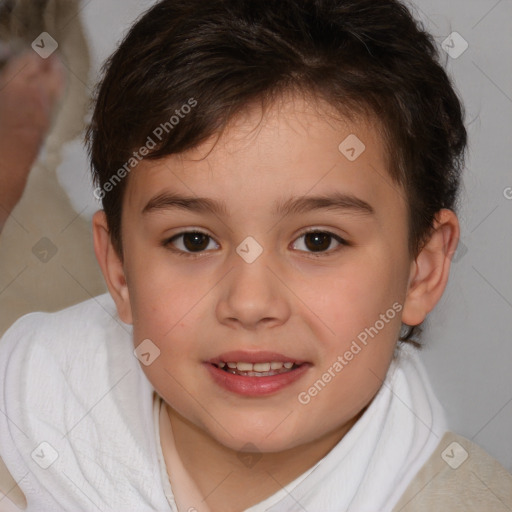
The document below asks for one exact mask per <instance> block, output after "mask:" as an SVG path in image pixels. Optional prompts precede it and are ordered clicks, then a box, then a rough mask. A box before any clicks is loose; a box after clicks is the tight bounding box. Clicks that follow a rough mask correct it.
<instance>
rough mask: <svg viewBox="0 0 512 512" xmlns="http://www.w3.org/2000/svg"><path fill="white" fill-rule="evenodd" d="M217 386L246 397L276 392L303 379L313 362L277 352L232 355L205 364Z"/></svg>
mask: <svg viewBox="0 0 512 512" xmlns="http://www.w3.org/2000/svg"><path fill="white" fill-rule="evenodd" d="M205 364H206V367H207V369H208V370H209V373H210V375H211V377H212V379H213V382H215V383H216V384H217V385H219V386H220V387H222V388H223V389H225V390H228V391H231V392H233V393H236V394H239V395H245V396H262V395H268V394H272V393H275V392H277V391H279V390H281V389H283V388H285V387H287V386H289V385H291V384H292V383H294V382H296V381H297V380H298V379H300V378H301V377H302V376H303V375H304V374H305V373H306V372H307V371H308V369H309V368H310V367H311V366H312V364H311V363H308V362H306V361H302V360H298V359H295V358H293V357H291V356H284V355H282V354H277V353H275V352H252V353H250V352H241V351H238V352H229V353H226V354H222V355H220V356H219V357H217V358H214V359H211V360H209V361H206V362H205Z"/></svg>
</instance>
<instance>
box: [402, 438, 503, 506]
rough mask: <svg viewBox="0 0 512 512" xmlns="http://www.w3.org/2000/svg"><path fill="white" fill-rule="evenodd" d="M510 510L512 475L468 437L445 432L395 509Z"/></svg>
mask: <svg viewBox="0 0 512 512" xmlns="http://www.w3.org/2000/svg"><path fill="white" fill-rule="evenodd" d="M466 454H467V458H465V457H466ZM459 463H460V465H459ZM511 510H512V475H511V474H510V473H509V472H508V471H507V470H506V469H505V468H504V467H503V466H502V465H501V464H500V463H499V462H498V461H497V460H495V459H493V458H492V457H491V456H490V455H489V454H488V453H486V452H485V451H484V450H482V448H480V447H479V446H478V445H476V444H475V443H473V442H471V441H470V440H469V439H466V438H465V437H462V436H459V435H457V434H454V433H453V432H446V434H445V435H444V436H443V439H442V440H441V442H440V443H439V445H438V447H437V449H436V451H435V452H434V453H433V455H432V456H431V457H430V459H429V460H428V461H427V463H426V464H425V465H424V466H423V467H422V468H421V470H420V471H419V472H418V474H417V475H416V477H415V478H414V480H413V481H412V482H411V484H410V485H409V487H408V488H407V490H406V492H405V493H404V494H403V496H402V497H401V498H400V501H399V502H398V503H397V505H396V506H395V508H394V509H393V512H432V511H438V512H444V511H447V512H448V511H449V512H510V511H511Z"/></svg>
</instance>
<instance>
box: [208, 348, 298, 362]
mask: <svg viewBox="0 0 512 512" xmlns="http://www.w3.org/2000/svg"><path fill="white" fill-rule="evenodd" d="M290 361H291V362H293V363H296V364H303V363H305V362H306V361H303V360H301V359H297V358H295V357H292V356H285V355H284V354H279V353H278V352H267V351H258V352H248V351H245V350H234V351H231V352H224V353H223V354H220V355H219V356H217V357H214V358H213V359H209V360H208V361H207V362H208V363H211V364H219V363H228V362H236V363H271V362H280V363H286V362H290Z"/></svg>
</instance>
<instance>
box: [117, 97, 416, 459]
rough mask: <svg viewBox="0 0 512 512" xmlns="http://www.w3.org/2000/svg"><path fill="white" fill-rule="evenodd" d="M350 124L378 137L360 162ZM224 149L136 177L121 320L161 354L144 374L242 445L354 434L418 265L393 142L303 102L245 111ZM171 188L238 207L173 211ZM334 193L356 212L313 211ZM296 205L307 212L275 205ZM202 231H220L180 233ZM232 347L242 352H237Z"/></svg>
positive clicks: (127, 211)
mask: <svg viewBox="0 0 512 512" xmlns="http://www.w3.org/2000/svg"><path fill="white" fill-rule="evenodd" d="M198 108H200V106H198ZM260 121H261V124H259V125H258V123H259V122H260ZM350 134H355V135H356V136H357V137H358V139H360V140H361V141H362V142H363V143H364V145H365V146H366V149H365V150H364V151H363V152H362V153H361V154H360V155H359V156H358V157H357V158H356V159H355V160H354V161H350V160H349V159H348V158H347V157H346V156H345V154H343V153H342V152H340V150H339V149H338V146H339V145H340V143H341V142H342V141H343V140H344V139H345V138H346V137H347V136H349V135H350ZM349 142H350V139H349ZM347 144H348V147H347V148H345V150H346V154H347V155H349V156H350V157H351V158H352V157H353V155H352V151H351V150H350V147H352V146H353V145H354V144H353V141H352V144H350V143H347ZM212 147H213V144H212V143H210V142H209V143H207V144H204V145H203V146H201V147H200V148H198V149H196V150H193V151H190V152H188V153H186V154H182V155H178V156H175V155H173V156H169V157H167V158H165V159H163V160H161V161H159V162H154V161H143V162H142V163H141V164H139V166H138V168H137V169H135V170H134V171H132V174H131V176H130V178H129V182H128V184H127V190H126V194H125V198H124V206H123V208H124V209H123V218H122V226H123V229H122V238H123V249H124V266H123V268H124V275H125V277H126V283H127V287H126V294H125V297H127V298H128V297H129V308H128V310H125V312H124V313H123V314H122V316H123V317H124V318H123V319H124V320H125V321H128V322H133V325H134V343H135V345H138V344H139V343H141V342H142V341H143V340H146V339H149V340H151V342H152V343H153V344H154V345H156V347H158V349H159V350H160V355H159V356H158V357H157V358H156V359H155V360H154V361H153V362H152V363H151V364H150V365H148V366H143V368H144V371H145V372H146V374H147V376H148V378H149V380H150V381H151V382H152V384H153V386H154V387H155V389H156V390H157V391H158V392H159V393H160V395H161V396H162V397H163V398H164V399H165V400H166V401H167V403H168V404H170V406H171V407H172V408H173V409H174V410H175V411H176V412H177V413H179V414H180V415H182V416H183V417H184V418H185V419H187V420H188V421H190V422H191V423H192V424H194V425H196V426H198V427H199V428H201V429H203V430H204V431H206V432H207V433H208V434H209V435H210V436H212V437H213V438H214V439H216V440H217V441H219V442H220V443H222V444H223V445H225V446H228V447H230V448H232V449H235V450H239V449H240V448H241V447H242V446H243V445H244V444H246V443H248V442H250V443H253V444H254V445H256V447H257V448H258V450H260V451H262V452H265V451H280V450H285V449H288V448H292V447H294V446H297V445H299V444H303V443H308V442H311V441H314V440H317V439H319V438H321V437H322V436H324V435H325V434H328V433H332V432H334V431H336V430H339V431H340V432H341V431H342V430H343V429H344V427H345V426H346V425H348V424H349V422H350V421H351V420H352V419H353V418H354V417H355V416H356V415H357V414H358V413H359V412H360V411H361V410H362V409H363V408H364V407H365V406H366V405H367V404H368V403H369V402H370V400H371V399H372V397H373V396H374V395H375V393H376V392H377V391H378V389H379V387H380V385H381V383H382V380H383V379H384V377H385V374H386V371H387V369H388V367H389V364H390V361H391V358H392V354H393V350H394V347H395V343H396V340H397V337H398V335H399V331H400V325H401V318H400V317H401V314H400V313H399V311H400V310H401V308H402V306H403V305H404V301H405V299H406V292H407V286H408V280H409V276H410V272H411V258H410V255H409V253H408V229H407V226H408V224H407V209H406V204H405V201H404V198H403V192H402V190H401V189H399V188H398V186H397V185H396V184H395V183H394V182H392V180H391V178H390V176H389V174H388V172H387V170H386V158H385V150H384V145H383V140H382V139H381V138H380V136H379V134H378V133H377V131H376V130H375V129H373V128H372V127H371V125H369V124H364V123H362V122H359V123H356V124H353V123H351V122H349V121H348V120H347V121H345V122H339V121H335V120H334V119H333V118H331V117H328V116H326V115H325V114H324V113H323V112H322V110H321V109H320V108H319V107H318V105H317V107H316V108H315V107H314V106H312V104H309V105H308V104H307V103H305V102H304V101H303V100H301V99H298V98H295V100H294V101H291V100H290V99H288V100H286V101H284V102H283V103H280V104H279V105H277V104H276V105H275V106H274V107H272V108H271V109H269V111H268V113H267V114H266V116H264V117H263V119H262V118H261V111H260V110H258V109H257V108H255V109H253V110H250V111H248V112H246V113H245V114H244V115H243V116H241V117H239V118H238V119H237V121H236V124H233V125H231V127H230V128H229V129H228V130H227V131H226V132H225V133H224V135H223V136H222V137H221V138H220V140H219V141H218V143H217V145H215V146H214V147H213V149H212ZM209 150H211V152H208V151H209ZM354 155H357V147H356V148H355V151H354ZM170 194H173V195H174V194H175V195H180V196H187V197H190V198H194V200H197V199H198V198H205V199H208V200H210V201H215V202H216V203H223V205H224V207H225V211H218V212H215V213H213V212H211V211H208V210H207V209H204V208H202V209H199V208H192V207H190V208H187V207H184V206H182V207H176V206H174V207H173V206H171V205H170V201H167V200H166V199H165V196H166V195H170ZM335 195H338V196H342V195H344V196H347V197H348V199H346V200H345V204H344V206H343V204H342V206H340V207H330V208H312V209H310V208H307V207H309V206H310V205H311V204H312V203H310V202H306V201H311V199H312V198H313V197H317V196H326V197H327V196H328V197H331V198H334V199H335ZM166 201H167V202H166ZM294 201H297V204H299V205H302V206H303V207H302V208H296V209H295V210H294V209H290V210H289V211H288V213H287V214H286V215H284V214H283V213H275V210H276V208H277V207H279V206H280V207H284V208H285V210H286V206H287V205H289V204H290V203H291V202H294ZM354 201H355V202H354ZM363 202H364V203H363ZM342 203H343V202H342ZM365 203H366V204H367V205H369V207H370V208H369V209H368V208H364V207H363V205H364V204H365ZM182 204H183V203H182ZM192 204H193V203H192ZM200 204H202V203H200ZM148 205H149V206H148ZM151 205H152V206H151ZM313 206H314V205H313ZM194 230H199V231H201V232H203V233H205V234H207V235H208V236H209V237H211V238H207V237H201V236H196V237H194V236H193V235H188V236H185V237H183V236H182V237H178V235H179V234H182V233H183V232H190V231H194ZM307 230H317V231H320V232H321V233H331V234H332V235H331V237H329V236H327V235H325V234H324V235H321V234H319V235H317V237H316V238H315V236H314V235H309V236H303V234H304V231H307ZM173 237H176V238H175V239H174V241H172V242H171V241H170V239H171V238H173ZM248 237H249V240H248V241H247V239H248ZM335 237H340V238H342V239H344V240H346V242H347V244H348V245H342V244H340V243H339V242H338V241H337V239H336V238H335ZM256 244H258V245H256ZM259 248H261V250H262V252H261V254H259V255H258V252H257V251H258V250H260V249H259ZM315 249H316V251H315ZM187 250H188V251H189V252H188V253H187V252H186V251H187ZM194 250H198V251H200V252H196V253H195V254H196V256H198V257H194V253H192V255H191V254H190V252H191V251H194ZM244 251H245V252H244ZM252 259H254V261H252ZM370 333H371V334H370ZM365 334H366V336H365ZM354 340H355V341H356V343H357V345H355V344H353V341H354ZM362 340H365V342H363V341H362ZM146 343H147V342H146ZM365 343H366V344H365ZM152 346H153V345H149V347H152ZM351 347H352V350H351ZM357 347H359V350H358V348H357ZM153 350H155V352H154V353H153ZM232 351H237V352H238V351H240V352H243V353H245V355H244V354H238V355H236V354H235V355H231V356H227V357H226V356H224V355H225V354H227V353H228V352H232ZM347 351H348V352H349V354H348V355H345V354H346V353H347ZM261 352H273V353H275V354H274V355H269V354H266V355H265V354H263V355H261V354H260V353H261ZM150 353H151V354H152V355H151V357H154V355H155V354H156V349H150ZM258 354H260V356H261V357H259V358H258ZM276 354H280V355H276ZM350 354H352V356H350ZM254 356H256V357H254ZM222 359H224V361H225V362H228V361H229V362H251V361H253V362H254V361H255V360H256V361H259V362H268V363H271V362H273V361H274V362H275V361H278V362H279V361H281V362H283V361H289V362H296V361H298V362H302V363H304V364H303V365H302V366H301V367H300V368H298V369H292V370H291V371H290V372H288V371H287V372H286V373H284V374H282V375H280V376H277V377H269V376H253V377H247V376H235V375H232V374H231V375H230V374H228V373H226V372H225V371H224V370H221V369H218V368H216V367H214V366H213V365H212V364H211V362H219V361H220V360H222ZM337 362H338V364H336V363H337ZM261 368H265V367H261ZM256 369H258V367H257V368H256ZM317 381H320V383H318V382H317ZM315 382H317V387H316V388H314V385H315ZM312 386H313V390H311V388H312ZM318 389H319V390H320V391H318ZM315 390H316V391H315Z"/></svg>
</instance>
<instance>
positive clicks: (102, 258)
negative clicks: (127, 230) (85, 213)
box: [92, 210, 133, 324]
mask: <svg viewBox="0 0 512 512" xmlns="http://www.w3.org/2000/svg"><path fill="white" fill-rule="evenodd" d="M92 233H93V239H94V252H95V253H96V259H97V260H98V263H99V264H100V267H101V271H102V273H103V277H104V278H105V281H106V283H107V287H108V290H109V292H110V295H111V296H112V298H113V299H114V302H115V303H116V306H117V312H118V314H119V317H120V318H121V320H122V321H123V322H124V323H126V324H131V323H132V321H133V318H132V311H131V306H130V296H129V293H128V286H127V283H126V278H125V273H124V267H123V262H122V260H121V258H120V257H119V255H118V254H117V252H116V250H115V249H114V246H113V245H112V241H111V239H110V232H109V229H108V224H107V217H106V216H105V212H104V211H103V210H100V211H99V212H96V213H95V214H94V216H93V218H92Z"/></svg>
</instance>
